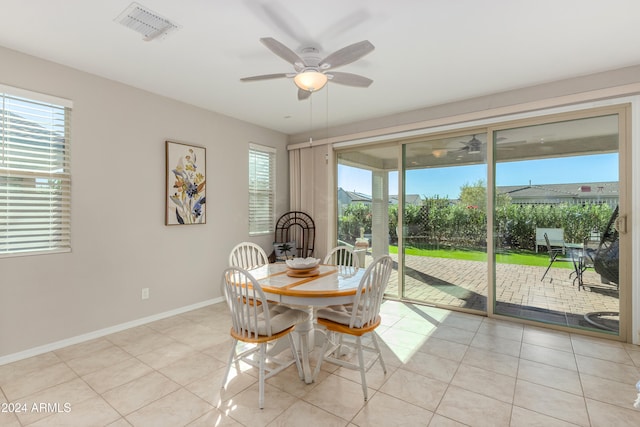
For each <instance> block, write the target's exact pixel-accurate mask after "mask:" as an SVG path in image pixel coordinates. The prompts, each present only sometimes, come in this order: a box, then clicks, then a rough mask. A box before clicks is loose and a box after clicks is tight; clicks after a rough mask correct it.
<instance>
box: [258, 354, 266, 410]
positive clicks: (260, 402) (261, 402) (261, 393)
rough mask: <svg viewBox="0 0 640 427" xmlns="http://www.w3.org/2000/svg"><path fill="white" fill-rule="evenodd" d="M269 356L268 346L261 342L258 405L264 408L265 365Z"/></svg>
mask: <svg viewBox="0 0 640 427" xmlns="http://www.w3.org/2000/svg"><path fill="white" fill-rule="evenodd" d="M266 358H267V346H266V345H265V344H260V373H259V374H258V392H259V397H258V407H259V408H260V409H262V408H264V365H265V359H266Z"/></svg>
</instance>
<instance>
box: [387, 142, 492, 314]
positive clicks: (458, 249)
mask: <svg viewBox="0 0 640 427" xmlns="http://www.w3.org/2000/svg"><path fill="white" fill-rule="evenodd" d="M486 142H487V140H486V131H485V132H479V133H468V134H461V135H457V136H448V137H446V138H437V139H427V140H423V141H416V142H411V143H407V144H405V145H404V150H403V164H404V181H403V182H404V212H403V221H402V227H401V228H400V230H401V231H402V237H403V239H402V246H401V248H402V251H403V253H404V275H403V278H404V281H403V288H402V297H403V298H406V299H409V300H414V301H421V302H425V303H428V304H433V305H437V306H441V307H453V308H461V309H466V310H470V311H480V312H484V311H486V307H487V271H488V270H487V252H486V249H487V248H486V242H487V207H488V204H487V185H486V183H487V160H486V159H487V143H486Z"/></svg>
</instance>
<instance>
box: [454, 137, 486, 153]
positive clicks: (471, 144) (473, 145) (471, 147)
mask: <svg viewBox="0 0 640 427" xmlns="http://www.w3.org/2000/svg"><path fill="white" fill-rule="evenodd" d="M460 144H462V145H464V147H462V148H460V149H459V150H458V151H465V152H466V153H467V154H478V153H480V151H481V149H482V144H483V142H482V141H480V140H479V139H478V138H476V136H475V135H473V136H472V137H471V139H470V140H469V141H460Z"/></svg>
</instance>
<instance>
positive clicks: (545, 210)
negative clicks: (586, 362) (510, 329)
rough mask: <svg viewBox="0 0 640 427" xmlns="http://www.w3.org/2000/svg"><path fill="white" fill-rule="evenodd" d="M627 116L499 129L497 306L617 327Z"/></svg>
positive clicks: (540, 317) (587, 325) (573, 323)
mask: <svg viewBox="0 0 640 427" xmlns="http://www.w3.org/2000/svg"><path fill="white" fill-rule="evenodd" d="M621 120H622V119H621V116H620V114H617V113H615V114H603V115H595V116H589V115H587V116H586V117H581V118H575V119H565V120H557V121H552V122H543V123H540V121H538V123H535V124H532V125H525V126H516V127H509V128H504V129H500V130H496V131H495V132H494V133H493V141H494V144H495V183H496V187H495V189H496V191H495V193H496V198H495V205H494V220H493V229H494V239H493V241H494V248H495V261H496V263H495V301H494V304H495V305H494V312H495V314H500V315H506V316H512V317H518V318H522V319H527V320H534V321H539V322H544V323H549V324H555V325H562V326H568V327H572V328H580V329H590V330H596V331H600V332H606V333H611V334H616V335H617V334H618V332H619V330H620V328H619V313H620V274H619V271H620V268H619V265H620V264H619V259H620V256H621V254H620V251H619V248H620V245H619V238H620V234H619V233H618V230H617V229H616V228H615V225H616V220H617V218H618V212H619V206H620V205H621V204H623V203H624V200H622V198H623V194H622V192H621V186H620V167H619V164H620V158H619V147H620V140H621V135H620V129H621Z"/></svg>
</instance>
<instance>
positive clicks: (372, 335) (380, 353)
mask: <svg viewBox="0 0 640 427" xmlns="http://www.w3.org/2000/svg"><path fill="white" fill-rule="evenodd" d="M371 338H373V345H374V347H375V348H376V351H377V352H378V359H379V360H380V365H381V366H382V372H384V373H385V374H386V373H387V367H386V366H385V364H384V359H383V358H382V351H380V346H379V345H378V339H377V338H376V333H375V332H371Z"/></svg>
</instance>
